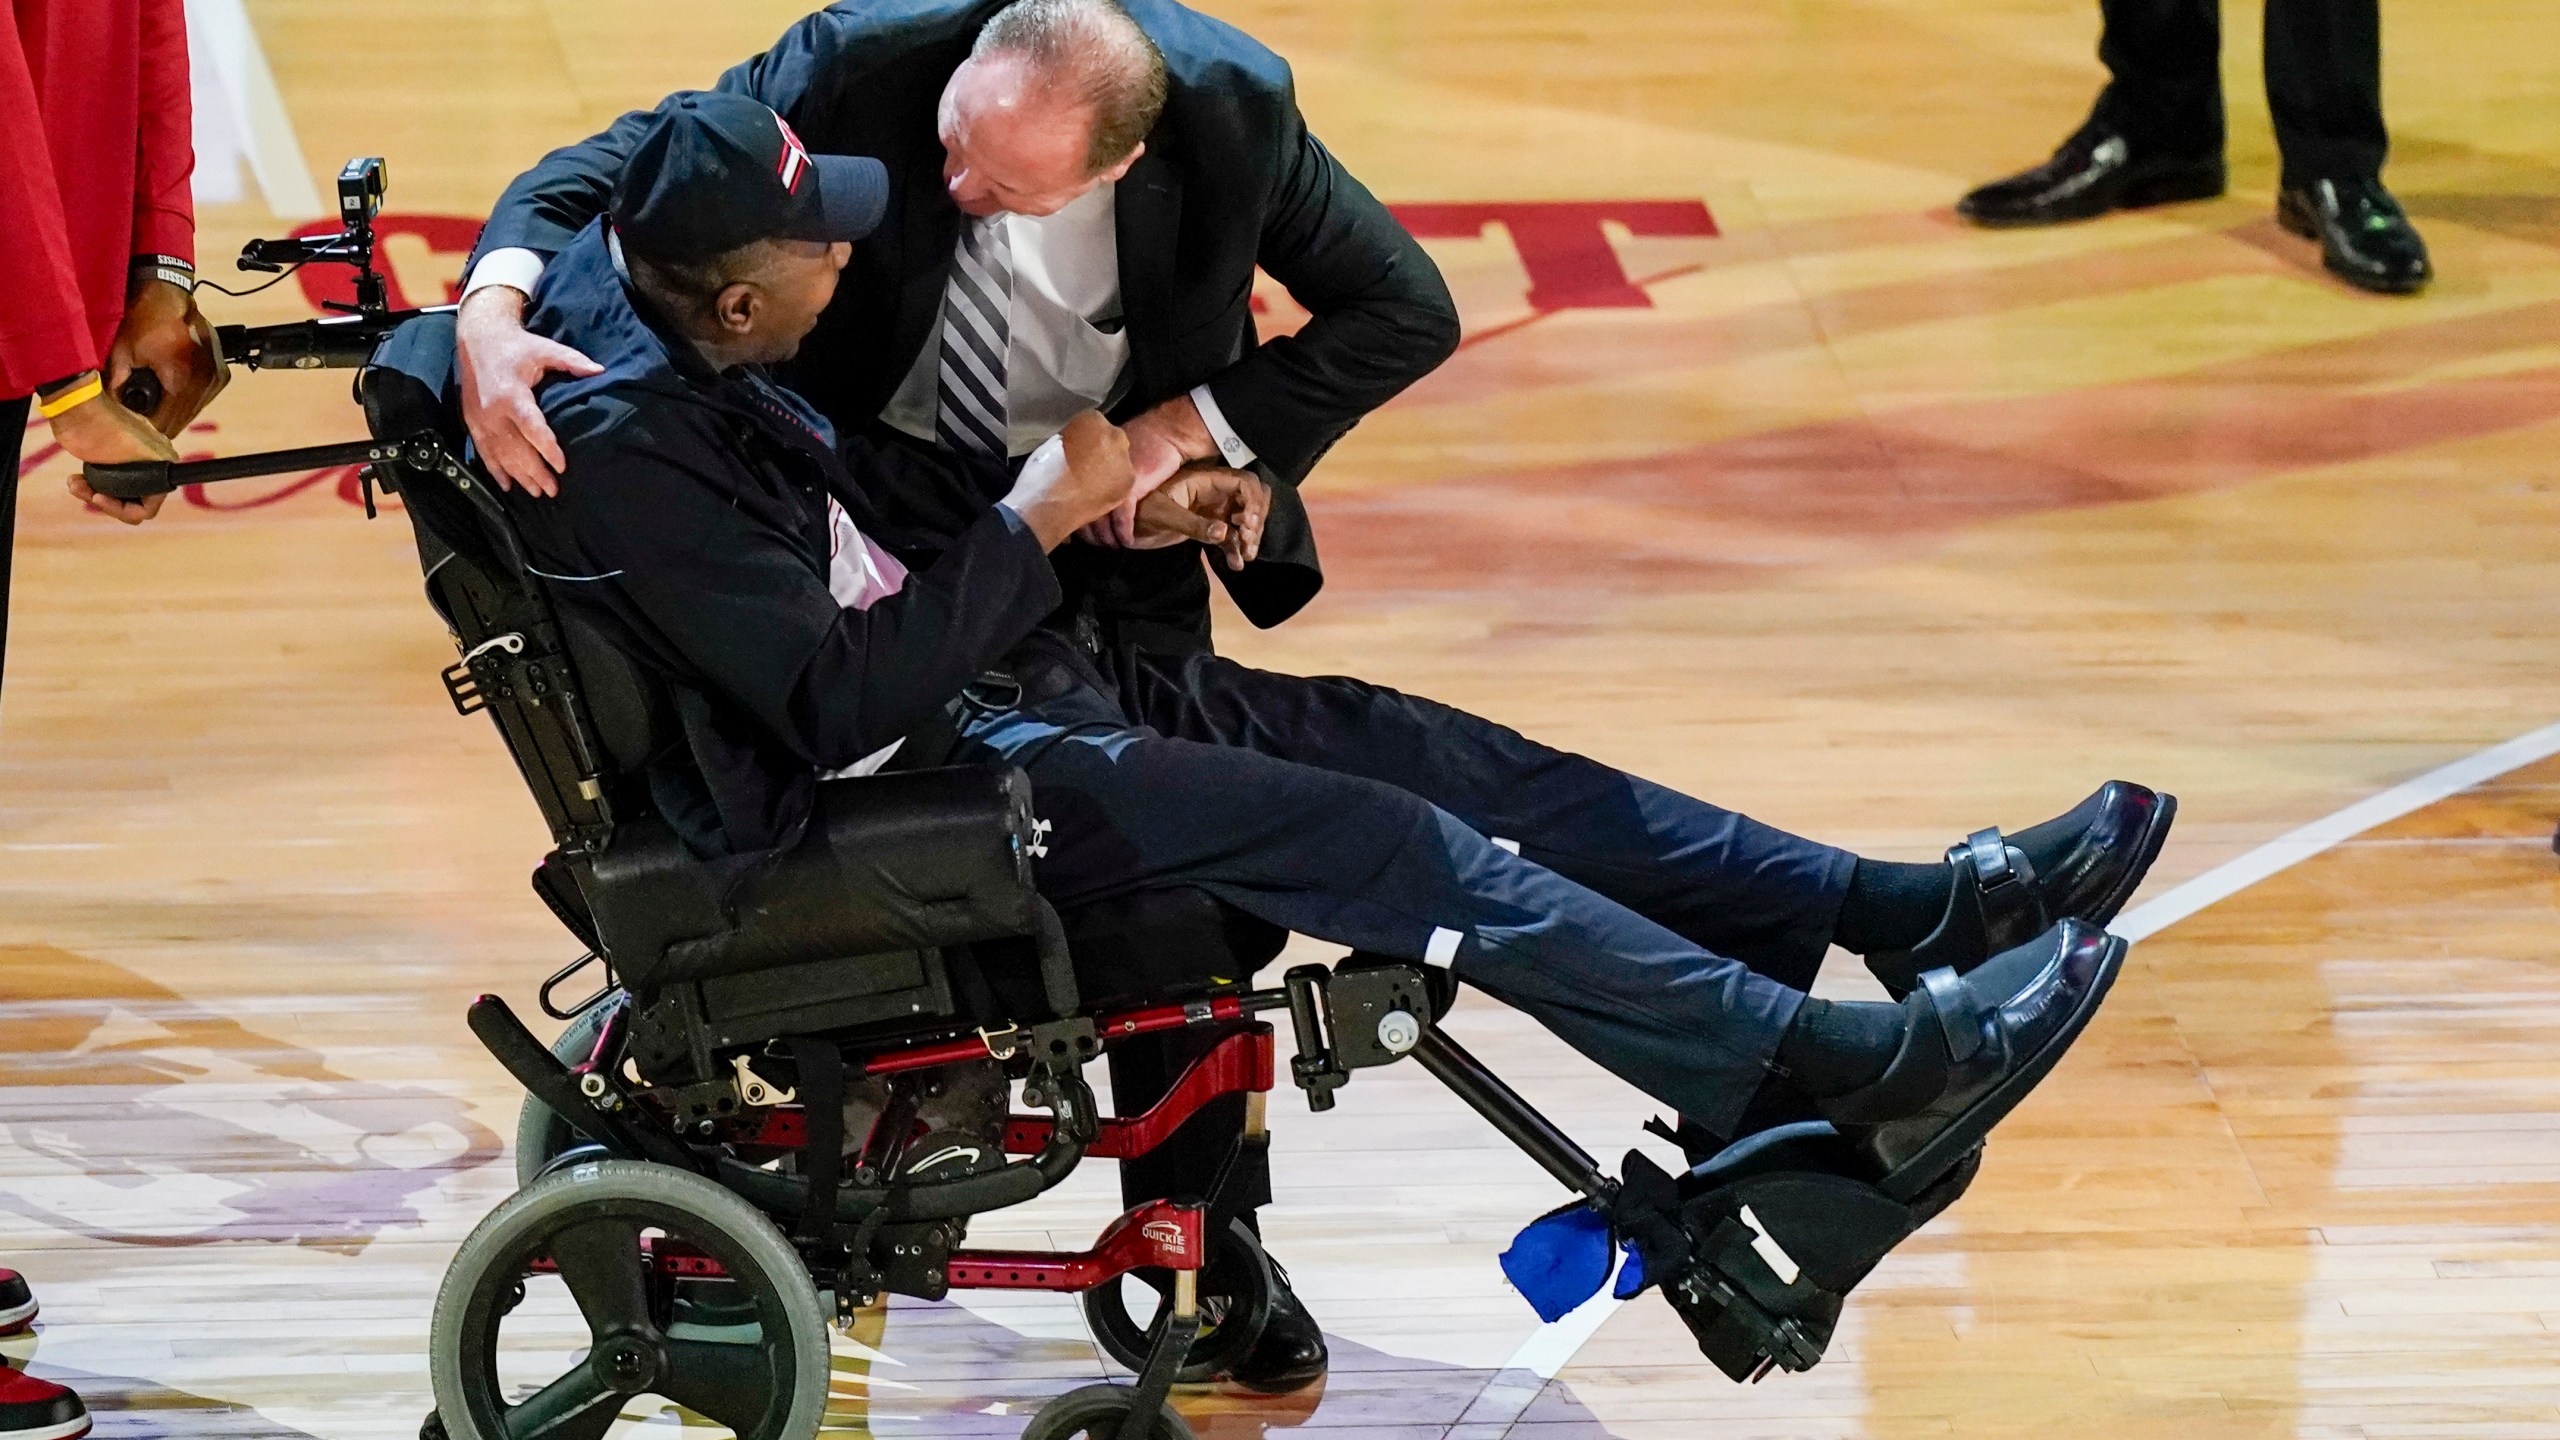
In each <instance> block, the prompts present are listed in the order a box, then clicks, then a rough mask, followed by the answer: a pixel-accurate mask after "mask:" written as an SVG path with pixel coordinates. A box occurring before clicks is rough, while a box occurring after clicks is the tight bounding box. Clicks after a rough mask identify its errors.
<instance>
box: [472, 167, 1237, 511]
mask: <svg viewBox="0 0 2560 1440" xmlns="http://www.w3.org/2000/svg"><path fill="white" fill-rule="evenodd" d="M1002 219H1003V222H1004V225H1005V234H1006V238H1007V240H1008V241H1010V242H1011V245H1012V259H1013V298H1012V302H1011V304H1010V305H1009V306H1008V307H1007V308H1008V314H1007V317H1006V319H1007V327H1006V328H1007V345H1006V355H1005V428H1006V429H1007V430H1008V431H1010V432H1011V433H1010V434H1009V435H1008V436H1007V441H1008V444H1007V449H1008V450H1009V451H1010V453H1012V454H1014V455H1028V454H1030V453H1031V452H1032V451H1033V450H1035V449H1037V448H1039V445H1040V442H1042V441H1044V440H1046V439H1048V438H1049V437H1050V436H1052V435H1055V434H1057V433H1058V432H1059V431H1061V430H1064V429H1065V428H1066V426H1067V422H1068V421H1069V420H1072V419H1074V418H1075V417H1076V416H1078V415H1080V414H1083V413H1084V412H1085V411H1087V410H1104V409H1108V408H1110V406H1111V405H1112V403H1113V402H1115V401H1117V400H1118V399H1119V398H1120V395H1121V392H1122V391H1123V390H1124V389H1125V388H1126V387H1127V384H1128V373H1129V335H1128V331H1127V329H1126V328H1125V327H1124V326H1123V324H1122V320H1121V309H1120V236H1119V229H1118V224H1119V210H1118V206H1117V204H1116V201H1115V192H1114V187H1113V186H1112V184H1111V183H1110V182H1108V181H1106V182H1104V183H1103V184H1100V185H1096V186H1095V187H1093V189H1092V190H1091V191H1089V192H1087V193H1086V194H1085V195H1083V196H1082V197H1080V198H1078V199H1077V200H1076V201H1075V203H1073V204H1071V205H1069V206H1067V207H1066V208H1065V209H1063V210H1060V211H1059V212H1058V213H1056V214H1054V215H1043V216H1030V215H1005V216H1003V217H1002ZM963 223H966V221H965V217H964V222H963ZM541 277H542V257H541V256H539V255H537V254H535V253H534V252H532V251H530V250H523V249H505V250H495V251H491V252H490V253H489V254H488V255H486V256H483V257H482V258H481V261H480V263H479V264H478V265H476V266H474V267H472V271H471V279H470V282H469V284H468V285H467V286H465V287H464V291H463V295H464V298H466V299H467V298H469V296H470V294H471V293H472V292H473V291H476V290H479V289H481V288H483V287H485V286H489V285H505V286H509V287H511V288H513V289H517V290H521V291H523V292H525V293H526V294H528V295H530V294H532V293H533V287H534V284H535V282H536V281H538V280H540V279H541ZM941 363H942V312H941V307H940V304H939V301H938V299H937V303H936V306H935V310H934V320H933V324H932V326H931V328H929V329H928V330H927V331H926V332H925V341H924V346H923V348H922V349H920V350H918V351H917V352H916V357H915V361H914V363H912V364H911V365H909V366H908V367H907V375H906V379H904V380H903V381H901V382H899V385H898V389H897V392H896V393H895V394H893V395H891V396H890V397H889V403H888V405H887V406H886V407H884V408H883V409H882V410H881V412H880V418H881V420H882V421H884V422H886V423H887V424H888V425H890V426H891V427H892V428H894V429H897V430H901V431H904V432H905V433H907V434H909V435H912V436H915V437H916V438H917V439H919V440H924V441H928V442H929V441H932V440H933V439H934V438H935V431H934V420H935V417H936V415H937V414H938V413H939V410H940V407H941V403H942V402H941V396H940V391H939V388H938V386H939V381H940V374H941ZM1191 400H1192V403H1193V404H1194V405H1195V406H1197V407H1198V408H1199V411H1200V419H1201V421H1202V422H1203V423H1204V424H1205V425H1206V426H1207V427H1208V430H1209V435H1210V437H1211V438H1212V439H1213V440H1215V441H1216V442H1217V446H1218V450H1219V453H1220V454H1221V455H1223V456H1224V457H1225V459H1226V462H1227V463H1228V464H1230V465H1234V466H1238V467H1242V466H1245V465H1249V464H1251V463H1253V458H1254V453H1253V449H1252V447H1251V446H1248V445H1246V444H1245V443H1244V441H1243V440H1242V439H1241V438H1239V437H1238V436H1237V435H1236V433H1235V431H1234V430H1233V429H1232V428H1231V427H1229V426H1228V424H1227V417H1226V416H1225V415H1224V414H1223V413H1221V412H1220V411H1219V409H1218V402H1217V400H1216V398H1215V397H1213V396H1212V395H1211V394H1210V393H1209V387H1208V386H1206V385H1199V386H1195V387H1193V389H1192V391H1191Z"/></svg>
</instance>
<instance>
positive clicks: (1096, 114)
mask: <svg viewBox="0 0 2560 1440" xmlns="http://www.w3.org/2000/svg"><path fill="white" fill-rule="evenodd" d="M990 55H1018V56H1021V57H1022V58H1023V59H1024V60H1026V61H1028V62H1030V65H1031V68H1032V71H1033V72H1034V73H1035V74H1036V75H1038V76H1039V77H1040V78H1041V79H1042V80H1043V81H1045V82H1046V83H1048V84H1050V85H1054V86H1057V87H1059V88H1061V89H1062V90H1064V91H1065V92H1066V94H1067V95H1069V96H1070V97H1072V98H1073V99H1075V100H1076V101H1078V102H1079V103H1081V104H1083V105H1084V106H1086V107H1087V108H1089V109H1091V110H1092V111H1093V140H1092V143H1091V144H1090V145H1088V146H1087V147H1086V150H1085V169H1086V172H1087V173H1092V172H1096V171H1101V170H1107V169H1109V168H1110V167H1111V166H1113V165H1117V164H1119V163H1120V162H1121V161H1122V160H1125V159H1127V158H1129V153H1130V152H1131V151H1133V150H1135V149H1137V148H1138V145H1139V142H1141V141H1143V140H1145V139H1146V138H1147V132H1149V131H1151V130H1153V129H1155V128H1156V117H1158V116H1160V115H1162V114H1163V113H1164V96H1165V78H1164V52H1163V51H1161V50H1158V49H1157V48H1156V42H1154V41H1153V40H1150V39H1148V38H1147V32H1146V31H1144V30H1142V29H1140V28H1139V27H1138V22H1137V20H1136V19H1135V18H1134V17H1132V16H1131V15H1130V14H1129V12H1128V11H1127V10H1125V9H1122V8H1121V6H1120V4H1119V0H1014V3H1012V4H1010V5H1007V6H1006V7H1004V8H1003V9H1002V10H999V11H997V12H996V15H995V18H994V19H992V20H989V21H988V22H987V28H985V29H984V30H981V31H979V32H978V42H977V44H976V45H975V46H973V47H971V49H970V51H969V58H970V59H972V60H983V59H985V58H987V57H988V56H990Z"/></svg>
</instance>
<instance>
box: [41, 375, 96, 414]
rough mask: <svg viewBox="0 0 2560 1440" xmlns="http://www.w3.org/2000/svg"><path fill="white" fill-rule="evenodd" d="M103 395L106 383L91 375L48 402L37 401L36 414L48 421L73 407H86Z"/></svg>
mask: <svg viewBox="0 0 2560 1440" xmlns="http://www.w3.org/2000/svg"><path fill="white" fill-rule="evenodd" d="M105 393H107V382H106V381H104V380H102V379H100V378H99V377H97V376H95V375H92V376H90V377H89V378H88V379H86V380H83V381H81V382H80V383H79V384H77V385H74V386H72V387H71V388H70V389H68V390H65V391H63V392H62V393H61V394H59V395H56V396H54V397H53V398H52V399H50V400H38V401H37V402H36V413H37V414H39V415H42V416H43V417H44V418H46V419H47V420H50V419H52V418H53V417H54V416H56V415H59V414H61V413H62V412H63V411H65V410H68V409H70V408H72V407H73V406H75V405H86V404H88V403H89V402H90V401H92V400H95V399H97V398H98V397H99V396H101V395H104V394H105Z"/></svg>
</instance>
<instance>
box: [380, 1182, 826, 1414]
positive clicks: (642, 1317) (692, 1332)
mask: <svg viewBox="0 0 2560 1440" xmlns="http://www.w3.org/2000/svg"><path fill="white" fill-rule="evenodd" d="M520 1287H521V1289H522V1290H523V1292H524V1299H523V1300H522V1302H521V1303H518V1304H514V1305H510V1304H509V1301H510V1300H511V1299H512V1298H513V1297H514V1295H515V1294H516V1292H517V1291H518V1289H519V1288H520ZM427 1345H428V1348H427V1365H428V1376H429V1379H430V1380H431V1381H432V1382H433V1384H434V1387H435V1398H436V1415H435V1418H434V1419H433V1420H431V1421H430V1422H429V1423H430V1425H431V1426H434V1427H435V1429H436V1431H437V1434H436V1435H428V1434H426V1433H425V1432H423V1431H422V1432H421V1440H439V1437H442V1440H509V1437H513V1436H523V1435H537V1434H539V1435H558V1436H601V1435H603V1434H604V1433H606V1431H607V1430H608V1429H610V1428H611V1427H612V1426H613V1424H614V1422H615V1420H616V1418H617V1417H619V1416H622V1415H624V1414H625V1413H627V1407H629V1406H630V1405H631V1403H632V1402H633V1401H634V1400H636V1399H638V1398H639V1397H642V1396H655V1397H657V1400H658V1401H672V1402H674V1403H675V1404H676V1405H678V1406H681V1407H683V1408H684V1409H685V1410H687V1411H691V1412H693V1414H694V1415H698V1416H700V1417H702V1418H703V1419H705V1420H707V1421H709V1422H710V1423H711V1425H712V1426H715V1427H719V1428H718V1429H714V1430H709V1431H707V1432H705V1433H707V1434H718V1433H722V1432H724V1431H725V1433H727V1434H729V1435H732V1436H734V1437H736V1440H812V1437H814V1436H815V1435H816V1434H817V1433H818V1426H819V1422H820V1420H821V1419H822V1418H823V1416H824V1415H825V1412H826V1404H827V1355H828V1350H827V1318H826V1313H825V1311H823V1310H822V1309H820V1307H819V1304H818V1292H817V1289H816V1287H815V1286H813V1285H812V1284H811V1283H810V1280H809V1272H808V1270H807V1269H806V1268H805V1267H804V1266H803V1265H802V1263H801V1261H800V1257H799V1255H798V1253H797V1252H795V1251H794V1250H793V1249H792V1248H791V1244H790V1242H789V1241H787V1240H785V1239H784V1238H783V1236H782V1232H781V1231H780V1230H777V1229H775V1228H774V1224H773V1222H772V1221H771V1220H769V1219H767V1218H765V1216H764V1215H763V1214H762V1213H761V1212H759V1211H757V1210H756V1208H755V1207H754V1206H752V1205H749V1204H748V1203H747V1202H746V1201H744V1200H742V1199H740V1198H738V1197H737V1196H736V1195H733V1194H731V1193H730V1192H729V1191H727V1190H724V1189H722V1188H720V1187H719V1186H717V1185H715V1184H713V1183H711V1182H710V1181H708V1180H705V1179H703V1178H702V1177H700V1176H698V1175H690V1174H686V1173H685V1172H683V1171H680V1170H674V1169H670V1168H668V1167H666V1166H662V1165H649V1164H643V1163H640V1162H637V1161H630V1160H602V1161H596V1162H593V1163H589V1164H581V1165H575V1166H571V1167H569V1168H567V1169H564V1170H561V1171H560V1172H559V1173H556V1174H553V1175H551V1176H549V1177H547V1178H545V1179H542V1180H540V1181H537V1182H535V1183H534V1184H533V1185H532V1186H531V1187H529V1188H527V1189H524V1190H519V1191H517V1192H516V1193H515V1194H514V1195H513V1196H511V1197H509V1198H508V1199H507V1201H506V1202H505V1203H504V1204H502V1205H500V1206H499V1207H498V1208H497V1209H496V1210H494V1211H492V1212H490V1215H489V1217H488V1218H487V1219H486V1220H483V1221H481V1222H480V1225H479V1227H478V1228H477V1229H475V1230H473V1231H472V1232H471V1235H470V1237H469V1238H468V1239H466V1240H464V1241H463V1242H462V1249H461V1251H460V1252H459V1253H458V1254H456V1255H455V1256H454V1260H453V1265H452V1267H451V1268H450V1269H448V1270H447V1271H446V1272H445V1277H444V1285H443V1288H442V1289H441V1290H439V1291H438V1292H437V1295H436V1307H435V1315H434V1318H433V1320H432V1322H431V1323H430V1325H429V1328H428V1342H427ZM661 1409H663V1406H662V1405H660V1404H658V1403H657V1401H644V1402H642V1405H641V1407H640V1413H641V1414H642V1415H643V1416H646V1415H649V1414H654V1413H657V1411H659V1410H661ZM691 1426H692V1422H691V1421H690V1420H688V1430H687V1433H688V1434H690V1433H694V1431H693V1429H692V1428H691Z"/></svg>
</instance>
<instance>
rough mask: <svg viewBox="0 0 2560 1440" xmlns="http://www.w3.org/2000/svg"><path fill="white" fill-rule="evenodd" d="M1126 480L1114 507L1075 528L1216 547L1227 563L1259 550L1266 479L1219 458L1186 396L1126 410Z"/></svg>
mask: <svg viewBox="0 0 2560 1440" xmlns="http://www.w3.org/2000/svg"><path fill="white" fill-rule="evenodd" d="M1123 429H1124V430H1125V431H1126V433H1127V434H1128V437H1129V465H1130V469H1131V471H1132V472H1133V479H1132V483H1131V485H1130V489H1129V498H1128V500H1126V501H1125V502H1123V503H1122V505H1121V506H1120V508H1119V509H1117V510H1115V511H1113V512H1112V513H1111V514H1109V515H1106V516H1104V517H1103V518H1102V519H1100V520H1096V521H1095V522H1093V523H1092V524H1090V525H1088V526H1086V527H1085V528H1084V529H1082V530H1080V531H1078V532H1077V534H1076V538H1077V539H1079V540H1082V541H1084V542H1085V543H1087V544H1089V545H1103V546H1111V547H1117V548H1120V549H1127V550H1160V549H1162V548H1164V547H1165V546H1168V545H1178V544H1181V543H1182V542H1184V541H1186V540H1196V541H1198V542H1200V543H1201V544H1203V545H1208V546H1211V547H1213V548H1215V549H1216V550H1217V551H1218V552H1219V553H1220V555H1221V557H1222V558H1223V559H1224V560H1225V562H1226V566H1227V568H1228V569H1229V570H1242V569H1243V568H1244V567H1245V566H1246V565H1248V564H1250V563H1251V562H1252V561H1253V559H1254V558H1255V557H1256V556H1258V555H1259V554H1261V553H1262V528H1263V525H1264V524H1265V523H1266V522H1267V521H1268V520H1269V519H1270V518H1271V486H1270V484H1269V483H1268V482H1266V481H1264V480H1263V479H1262V477H1261V476H1259V475H1256V474H1254V473H1253V472H1252V471H1249V470H1236V469H1230V468H1228V467H1227V466H1226V465H1224V464H1221V463H1219V458H1218V449H1217V445H1216V443H1215V442H1214V441H1212V440H1211V439H1210V438H1209V430H1208V427H1207V426H1206V425H1203V424H1202V423H1201V421H1200V412H1199V410H1198V409H1197V408H1195V407H1194V406H1193V405H1192V403H1191V398H1190V397H1189V396H1187V395H1177V396H1175V397H1173V398H1172V399H1170V400H1167V401H1165V402H1164V403H1163V404H1161V405H1158V406H1156V407H1155V408H1153V409H1151V410H1148V411H1146V412H1145V413H1143V414H1140V415H1136V416H1133V417H1131V419H1130V421H1129V423H1128V424H1127V425H1126V426H1124V427H1123Z"/></svg>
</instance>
